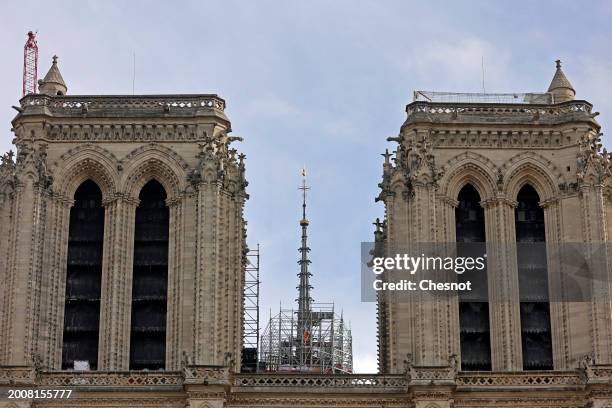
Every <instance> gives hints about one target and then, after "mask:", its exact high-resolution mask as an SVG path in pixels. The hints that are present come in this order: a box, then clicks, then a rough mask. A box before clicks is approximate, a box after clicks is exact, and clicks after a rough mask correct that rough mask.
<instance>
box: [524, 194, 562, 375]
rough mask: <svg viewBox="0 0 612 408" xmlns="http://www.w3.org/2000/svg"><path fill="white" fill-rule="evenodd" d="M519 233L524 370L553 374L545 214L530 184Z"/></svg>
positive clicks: (525, 196)
mask: <svg viewBox="0 0 612 408" xmlns="http://www.w3.org/2000/svg"><path fill="white" fill-rule="evenodd" d="M517 201H518V205H517V207H516V210H515V227H516V228H515V229H516V242H517V265H518V274H519V296H520V310H521V343H522V346H523V369H524V370H552V369H553V356H552V336H551V329H550V303H549V296H548V268H547V264H546V232H545V225H544V210H543V209H542V208H541V207H540V205H539V201H540V197H539V195H538V193H537V192H536V191H535V189H534V188H533V187H532V186H530V185H529V184H526V185H525V186H523V187H522V188H521V190H520V191H519V193H518V196H517Z"/></svg>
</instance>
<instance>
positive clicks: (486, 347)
mask: <svg viewBox="0 0 612 408" xmlns="http://www.w3.org/2000/svg"><path fill="white" fill-rule="evenodd" d="M458 201H459V204H458V206H457V208H456V209H455V231H456V239H457V256H482V254H471V253H470V252H471V251H474V249H475V248H477V247H478V245H475V244H478V243H481V244H482V245H483V246H482V247H483V248H484V242H485V223H484V210H483V208H482V207H481V206H480V195H479V194H478V192H477V191H476V189H475V188H474V187H473V186H472V185H470V184H467V185H466V186H465V187H463V188H462V189H461V191H460V192H459V196H458ZM461 244H469V245H461ZM486 277H487V274H486V270H485V271H483V273H482V274H481V275H480V278H479V279H478V280H477V281H473V282H472V283H473V284H474V285H473V286H474V288H475V290H478V296H477V298H479V299H483V298H484V299H486V298H487V297H488V293H487V292H488V284H487V278H486ZM458 278H459V281H461V280H463V279H466V278H467V277H465V276H464V275H459V276H458ZM471 279H472V280H473V279H474V277H472V278H471ZM469 296H470V295H469V294H466V295H463V294H461V293H460V296H459V331H460V334H459V338H460V345H461V369H462V370H464V371H490V370H491V339H490V328H489V304H488V302H482V301H480V302H475V301H470V299H469Z"/></svg>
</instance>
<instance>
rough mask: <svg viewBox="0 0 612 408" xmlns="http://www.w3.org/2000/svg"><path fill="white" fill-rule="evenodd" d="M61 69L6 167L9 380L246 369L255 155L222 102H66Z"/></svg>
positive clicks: (1, 348)
mask: <svg viewBox="0 0 612 408" xmlns="http://www.w3.org/2000/svg"><path fill="white" fill-rule="evenodd" d="M66 91H67V86H66V84H65V82H64V80H63V78H62V75H61V74H60V71H59V67H58V63H57V58H56V57H54V58H53V64H52V66H51V69H50V70H49V72H48V73H47V75H46V76H45V78H44V79H43V80H42V81H41V85H40V92H41V93H40V94H31V95H27V96H25V97H24V98H23V99H21V101H20V106H19V107H18V108H16V109H17V110H18V114H17V116H16V117H15V119H14V120H13V122H12V124H13V132H14V133H15V145H16V147H17V155H16V157H15V158H14V157H13V156H12V154H7V155H5V156H4V157H3V158H2V164H1V165H0V174H1V175H2V177H1V181H0V221H1V222H0V235H1V236H2V237H3V239H2V241H1V243H0V251H1V252H0V253H1V256H0V262H2V264H1V265H0V266H1V268H0V269H1V271H2V282H6V283H7V284H6V285H3V286H2V288H1V290H2V294H1V296H0V299H2V308H1V310H2V313H3V316H1V319H0V324H1V328H0V365H4V366H31V365H38V366H42V367H45V368H47V369H51V370H59V369H73V368H77V369H90V370H128V369H132V370H140V369H149V370H154V369H165V370H178V369H180V368H181V367H182V366H184V365H185V364H194V365H206V364H208V365H211V364H212V365H229V366H231V367H233V368H234V369H238V365H237V364H236V365H234V366H232V364H233V362H239V361H240V352H241V334H242V288H243V279H244V276H243V274H244V267H243V264H244V259H245V258H244V257H245V250H246V247H245V236H246V232H245V221H244V219H243V207H244V204H245V200H246V199H247V198H248V196H247V194H246V192H245V187H246V185H247V182H246V180H245V166H244V158H245V156H244V155H243V154H238V152H237V151H236V149H234V148H233V147H232V146H231V143H232V142H235V141H237V140H240V138H238V137H233V136H230V135H229V133H230V132H231V124H230V121H229V120H228V118H227V117H226V116H225V113H224V110H225V101H224V100H223V99H221V98H220V97H218V96H217V95H201V94H194V95H163V96H162V95H140V96H94V95H66Z"/></svg>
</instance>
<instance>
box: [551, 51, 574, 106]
mask: <svg viewBox="0 0 612 408" xmlns="http://www.w3.org/2000/svg"><path fill="white" fill-rule="evenodd" d="M555 62H556V63H557V71H556V72H555V76H554V77H553V79H552V81H551V83H550V86H549V87H548V92H550V93H551V94H552V95H553V98H554V103H561V102H567V101H573V100H574V97H575V96H576V90H575V89H574V87H573V86H572V84H571V83H570V81H569V80H568V79H567V77H566V76H565V74H564V73H563V70H561V60H557V61H555Z"/></svg>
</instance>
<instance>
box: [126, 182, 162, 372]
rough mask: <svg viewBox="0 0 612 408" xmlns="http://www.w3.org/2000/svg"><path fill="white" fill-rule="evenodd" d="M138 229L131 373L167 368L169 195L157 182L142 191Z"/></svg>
mask: <svg viewBox="0 0 612 408" xmlns="http://www.w3.org/2000/svg"><path fill="white" fill-rule="evenodd" d="M139 199H140V204H139V205H138V207H137V208H136V223H135V228H134V266H133V281H132V320H131V336H130V369H132V370H141V369H149V370H157V369H164V368H165V366H166V309H167V304H166V302H167V297H168V294H167V292H168V226H169V212H168V207H167V206H166V191H165V190H164V188H163V187H162V185H161V184H160V183H159V182H157V181H156V180H151V181H150V182H148V183H147V184H146V185H145V186H144V187H143V188H142V190H141V191H140V195H139Z"/></svg>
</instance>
